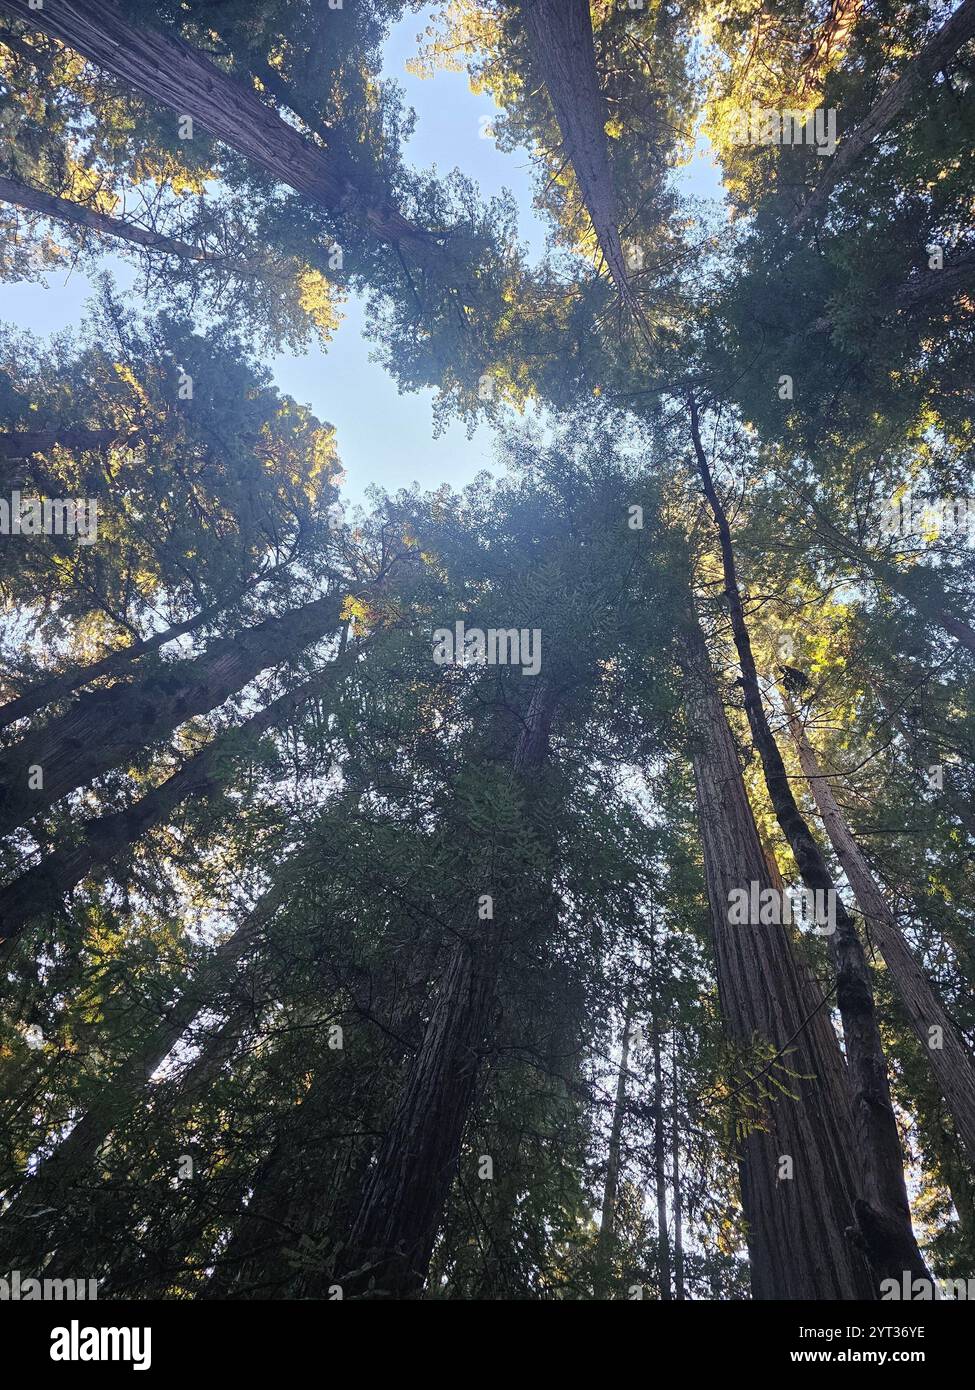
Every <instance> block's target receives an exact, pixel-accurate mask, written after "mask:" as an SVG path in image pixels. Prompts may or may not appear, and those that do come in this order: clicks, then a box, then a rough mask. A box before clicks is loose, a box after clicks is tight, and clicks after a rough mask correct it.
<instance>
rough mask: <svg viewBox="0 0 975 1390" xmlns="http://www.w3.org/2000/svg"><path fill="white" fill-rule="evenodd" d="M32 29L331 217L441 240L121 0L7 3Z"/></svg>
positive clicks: (397, 235) (403, 236)
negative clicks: (189, 122) (186, 119)
mask: <svg viewBox="0 0 975 1390" xmlns="http://www.w3.org/2000/svg"><path fill="white" fill-rule="evenodd" d="M0 10H6V11H7V12H8V13H9V14H11V15H13V16H14V17H15V18H16V19H19V20H22V21H23V22H24V23H25V24H26V25H27V26H28V27H29V28H30V29H31V30H34V31H40V32H41V33H45V34H48V35H50V36H51V37H52V38H55V39H60V41H61V42H62V43H64V44H66V45H67V46H68V47H69V48H72V49H74V51H75V52H76V53H80V54H81V55H82V56H83V57H85V58H88V59H89V60H90V61H91V62H93V63H95V64H97V65H98V67H100V68H101V69H102V70H103V71H104V72H107V73H109V74H110V75H111V76H112V77H116V78H118V79H119V80H120V81H122V82H126V83H128V84H130V85H131V86H133V87H134V88H135V89H136V91H138V92H140V93H141V94H142V95H143V96H145V97H149V98H151V99H152V100H153V101H158V102H160V103H161V104H162V105H163V106H166V107H168V108H169V109H170V110H171V111H175V112H176V113H177V114H178V115H180V116H192V117H193V119H194V120H197V121H199V122H200V124H201V125H203V126H204V127H205V128H206V129H207V130H208V131H209V132H210V134H211V135H212V136H214V137H215V138H216V139H217V140H222V141H223V142H224V143H225V144H227V145H229V146H230V147H231V148H232V149H234V150H237V151H238V152H239V153H240V154H243V155H245V156H247V158H249V159H251V160H253V161H254V163H255V164H257V165H259V166H260V168H262V169H265V170H266V171H267V172H268V173H270V174H271V175H272V176H273V177H274V178H276V179H279V180H280V181H281V182H282V183H285V184H288V185H289V186H290V187H291V188H294V189H295V190H296V191H297V192H298V193H302V194H304V195H305V196H306V197H308V198H310V199H311V200H312V201H313V202H315V203H317V204H318V205H319V206H320V207H323V208H326V209H327V210H328V211H329V212H331V213H338V214H341V213H351V214H352V215H353V216H355V217H356V220H357V221H359V222H360V223H361V224H363V225H364V226H365V227H366V228H367V229H368V230H370V231H371V232H372V233H373V235H375V236H377V237H379V238H380V239H381V240H385V241H390V242H394V243H395V242H413V243H423V244H425V245H433V249H434V251H440V248H439V247H437V246H436V245H434V244H433V243H432V242H431V238H430V234H429V233H428V232H426V231H424V230H423V229H422V228H420V227H416V226H414V225H413V224H412V223H410V222H408V221H407V220H406V218H404V217H402V216H401V215H400V214H399V213H398V212H397V211H396V209H395V208H394V207H392V205H391V204H389V203H386V202H384V201H382V200H376V199H374V198H371V197H369V196H368V194H366V196H365V197H364V196H363V194H364V190H362V189H360V188H359V187H358V186H357V184H356V181H355V175H354V172H353V170H351V169H350V168H347V167H343V165H342V163H341V161H340V160H338V159H337V158H336V157H335V156H334V155H333V154H331V153H329V152H328V151H327V150H324V149H322V147H321V146H320V145H316V144H313V143H312V142H310V141H308V140H306V139H304V138H303V136H302V135H301V134H300V133H299V132H298V131H297V130H295V129H294V127H293V126H291V125H289V124H288V123H287V122H286V121H284V120H282V119H281V117H280V116H279V115H278V114H277V112H276V111H274V110H272V109H271V108H270V107H268V106H265V105H264V103H263V102H262V101H261V100H260V98H259V97H258V95H257V93H256V92H255V91H254V90H253V89H252V88H250V87H245V86H244V85H242V84H241V83H239V82H237V81H235V80H234V78H232V77H229V76H228V75H227V74H226V73H225V72H223V71H221V69H220V68H218V67H217V66H216V65H215V64H214V63H212V62H211V61H210V60H209V58H207V57H205V56H204V55H203V54H202V53H199V52H198V51H197V50H196V49H194V48H193V47H191V45H190V44H188V43H185V42H184V41H183V40H182V39H180V38H178V37H177V36H176V35H174V34H166V33H164V32H163V31H162V30H159V29H154V28H142V27H137V26H136V25H134V24H130V23H129V21H128V20H127V19H126V18H125V16H124V15H123V13H122V12H121V10H119V9H118V7H117V6H116V5H115V4H113V3H112V0H57V3H56V4H52V3H48V4H46V5H45V6H44V7H43V8H42V9H37V10H35V9H31V7H30V5H29V4H28V0H0Z"/></svg>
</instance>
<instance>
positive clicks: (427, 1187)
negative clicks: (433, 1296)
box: [341, 678, 553, 1298]
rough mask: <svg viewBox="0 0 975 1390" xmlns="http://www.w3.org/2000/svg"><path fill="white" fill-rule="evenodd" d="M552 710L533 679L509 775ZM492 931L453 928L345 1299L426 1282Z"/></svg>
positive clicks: (481, 1021)
mask: <svg viewBox="0 0 975 1390" xmlns="http://www.w3.org/2000/svg"><path fill="white" fill-rule="evenodd" d="M540 681H541V678H540ZM552 714H553V696H552V692H551V690H550V689H549V687H548V686H547V685H546V684H544V683H537V684H536V687H535V692H534V694H533V696H532V699H531V702H530V705H529V708H528V713H527V715H526V718H525V722H524V725H523V727H522V729H521V732H520V734H519V737H518V743H517V746H516V749H515V754H514V759H513V769H512V776H513V778H514V779H520V780H522V781H529V780H530V778H531V774H532V773H533V772H535V771H537V770H538V768H539V767H541V765H542V763H543V762H544V759H545V756H546V754H547V750H548V735H549V728H550V724H551V719H552ZM472 913H473V905H472ZM485 927H486V930H485ZM499 929H500V924H499V923H498V922H497V921H496V920H495V921H491V922H488V923H487V924H485V923H483V922H478V923H476V924H475V926H474V927H473V928H472V927H471V926H470V924H469V923H468V922H463V923H458V924H457V934H456V941H455V945H454V946H453V948H452V950H451V953H450V956H449V959H448V961H447V965H446V968H445V970H444V974H443V977H442V979H441V981H440V987H439V990H438V992H437V998H436V1001H435V1003H434V1006H433V1011H432V1014H431V1016H430V1021H429V1023H428V1024H427V1027H426V1030H425V1032H424V1035H423V1041H422V1043H421V1044H420V1047H419V1050H418V1051H417V1053H416V1056H415V1057H414V1059H413V1062H412V1064H411V1066H410V1068H409V1071H408V1073H407V1077H406V1081H405V1083H404V1085H403V1088H402V1091H401V1092H400V1095H399V1097H398V1098H397V1102H396V1106H395V1109H394V1111H393V1116H392V1120H391V1123H390V1125H389V1128H388V1130H387V1132H386V1135H385V1137H384V1139H383V1141H382V1143H381V1145H380V1148H379V1153H378V1155H377V1158H376V1163H375V1166H374V1168H373V1170H372V1175H371V1178H370V1180H369V1182H368V1185H367V1187H366V1190H365V1192H364V1194H363V1198H362V1202H361V1205H360V1207H359V1211H358V1214H357V1216H356V1219H355V1222H354V1223H353V1227H352V1232H351V1235H350V1238H349V1244H348V1247H347V1254H346V1257H345V1271H346V1273H345V1276H344V1277H343V1278H342V1280H341V1282H342V1285H343V1287H344V1289H345V1291H346V1295H347V1296H348V1294H349V1293H364V1294H385V1295H392V1296H393V1297H400V1298H401V1297H408V1296H410V1295H412V1294H415V1293H418V1292H419V1290H420V1289H421V1288H422V1285H423V1283H424V1280H425V1279H426V1275H427V1270H428V1268H429V1264H430V1256H431V1254H432V1251H433V1244H434V1241H435V1239H436V1235H437V1228H438V1226H439V1224H440V1219H441V1215H442V1212H443V1208H444V1204H445V1202H446V1200H447V1196H448V1193H449V1191H450V1186H451V1183H452V1182H453V1179H454V1174H455V1172H456V1169H457V1164H458V1161H459V1157H460V1151H461V1143H462V1139H463V1133H464V1126H465V1123H466V1120H467V1116H468V1112H469V1110H470V1107H471V1103H472V1101H473V1098H474V1088H475V1084H476V1081H477V1074H478V1069H479V1064H480V1054H481V1051H482V1049H483V1047H484V1042H485V1034H486V1031H487V1028H488V1023H489V1018H490V1013H491V1008H492V1003H493V1000H494V993H495V984H496V980H497V974H498V967H499V949H500V948H499V945H498V933H499Z"/></svg>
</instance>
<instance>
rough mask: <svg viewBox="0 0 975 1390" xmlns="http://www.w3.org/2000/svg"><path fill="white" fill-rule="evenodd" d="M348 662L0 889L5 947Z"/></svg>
mask: <svg viewBox="0 0 975 1390" xmlns="http://www.w3.org/2000/svg"><path fill="white" fill-rule="evenodd" d="M345 664H346V663H345V661H344V659H343V658H339V660H338V661H334V662H331V663H330V664H329V666H327V667H326V668H325V669H324V670H323V671H320V672H319V673H318V674H317V675H316V676H312V677H311V678H310V679H309V680H307V681H305V682H304V683H303V684H302V685H300V686H298V687H297V688H296V689H295V690H292V691H290V692H289V693H288V694H287V695H281V696H279V697H278V699H276V700H272V701H271V703H270V704H269V705H266V706H265V707H264V709H262V710H259V711H258V712H257V713H256V714H253V715H251V717H250V718H249V719H246V720H245V721H244V722H243V723H242V724H237V725H232V726H231V727H230V728H228V729H225V730H224V731H223V732H222V733H220V734H218V735H217V736H216V737H215V738H213V739H211V741H210V742H209V743H207V744H206V745H204V747H203V748H202V749H201V750H200V752H199V753H195V754H194V755H193V756H192V757H191V758H188V759H187V761H186V762H185V763H184V764H183V766H182V767H181V768H180V769H179V770H178V771H177V772H174V773H173V775H172V776H171V777H168V778H167V779H166V781H165V782H160V784H159V785H158V786H157V787H154V788H153V789H152V791H150V792H147V793H146V795H145V796H143V797H141V798H140V799H139V800H138V801H136V802H135V803H134V804H133V805H132V806H130V807H128V808H127V809H126V810H125V811H116V812H112V813H110V814H109V815H105V816H99V817H98V818H97V819H95V820H93V821H89V822H88V823H87V824H86V825H85V827H84V830H85V832H86V833H85V835H84V838H83V839H82V840H80V841H79V842H78V843H77V844H75V845H72V846H69V847H67V848H64V849H58V850H54V851H53V853H51V854H48V855H45V857H44V858H43V859H42V860H41V861H40V862H39V863H38V864H35V865H34V867H33V868H31V869H28V870H27V872H26V873H24V874H21V875H20V877H19V878H17V879H14V881H13V882H12V883H10V884H8V885H7V886H6V887H5V888H2V889H0V942H5V941H11V940H12V939H13V938H14V937H16V936H18V935H19V934H20V932H21V931H22V930H23V928H24V926H25V924H26V923H27V922H29V921H30V920H31V919H32V918H33V917H36V916H38V915H39V914H40V913H42V912H45V911H50V910H51V908H52V907H54V906H55V905H56V904H57V903H58V902H59V901H60V899H61V898H63V896H64V894H65V893H68V892H70V891H71V889H72V888H75V887H76V886H77V885H78V884H79V883H80V882H81V881H82V879H83V878H85V877H86V876H87V875H88V874H89V873H91V871H92V870H93V869H95V868H99V867H102V866H104V865H106V864H110V863H111V862H112V860H113V859H115V858H116V857H117V856H118V855H120V854H121V853H123V851H125V850H126V849H128V848H129V847H130V846H131V845H133V844H135V842H136V841H137V840H138V839H140V838H141V837H142V836H143V835H145V834H146V833H147V832H148V831H149V830H151V829H152V828H153V827H154V826H157V825H160V824H161V823H162V822H163V821H164V820H165V818H166V817H167V816H168V815H169V814H170V812H172V811H173V810H174V808H175V807H176V806H178V805H179V804H180V803H181V802H182V801H185V800H186V799H187V797H190V796H199V795H201V794H202V793H204V792H206V791H208V790H209V789H210V788H211V787H212V785H213V783H214V780H215V779H216V778H218V777H219V774H220V765H221V761H222V760H223V759H224V758H227V757H232V756H233V754H234V752H235V750H237V749H238V748H239V746H240V741H241V739H242V738H255V737H257V736H258V735H259V734H262V733H264V732H265V731H266V730H267V729H270V728H272V727H273V726H274V725H275V724H276V723H278V722H280V721H281V720H282V719H286V718H287V717H288V716H289V715H291V714H293V713H294V711H295V710H296V709H298V708H299V707H300V706H301V705H302V704H303V703H304V702H305V701H306V700H310V699H313V698H314V697H315V696H317V695H320V694H321V693H322V691H323V690H325V689H327V687H328V686H329V685H331V684H332V683H333V681H334V679H335V677H336V674H337V673H338V672H339V671H341V670H343V669H344V667H345Z"/></svg>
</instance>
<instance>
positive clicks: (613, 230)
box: [522, 0, 636, 307]
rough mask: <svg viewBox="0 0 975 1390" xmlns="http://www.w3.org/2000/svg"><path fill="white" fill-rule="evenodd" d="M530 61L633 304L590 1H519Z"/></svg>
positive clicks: (610, 264) (611, 266) (606, 252)
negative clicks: (550, 105)
mask: <svg viewBox="0 0 975 1390" xmlns="http://www.w3.org/2000/svg"><path fill="white" fill-rule="evenodd" d="M522 12H523V15H524V22H525V30H526V33H527V35H528V42H529V46H530V48H531V55H532V63H533V65H534V67H535V70H536V71H537V72H538V74H539V75H540V77H541V78H542V80H543V81H544V83H545V87H546V90H547V91H548V94H549V98H550V100H551V102H552V106H553V108H554V110H555V116H556V119H557V121H558V124H559V130H560V132H561V134H562V142H563V148H564V150H565V153H566V154H567V155H568V157H569V160H570V161H571V164H572V168H573V171H574V173H575V176H576V180H577V181H578V184H579V192H580V193H581V195H582V201H583V203H584V204H585V206H586V210H587V212H588V213H589V216H590V219H591V220H592V225H593V230H594V231H595V233H596V239H597V241H598V242H599V248H600V250H601V251H602V253H603V259H604V260H605V262H606V268H607V270H608V271H609V273H610V275H611V276H612V278H613V282H614V284H615V285H616V288H617V289H618V290H619V293H620V298H621V299H622V300H623V301H624V303H625V304H627V305H629V306H630V307H633V306H634V305H635V302H636V301H635V298H634V295H633V291H632V289H631V287H630V282H629V277H628V275H627V271H626V262H625V260H624V257H623V247H622V245H621V244H620V234H619V214H618V210H617V206H616V194H615V191H614V189H613V176H612V171H611V169H610V163H609V149H608V146H607V142H606V131H605V125H606V103H605V102H604V100H603V94H602V91H601V90H600V86H599V74H598V72H597V71H596V54H595V49H594V46H593V36H592V18H591V16H590V13H589V0H522Z"/></svg>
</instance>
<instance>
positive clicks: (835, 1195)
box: [684, 623, 878, 1299]
mask: <svg viewBox="0 0 975 1390" xmlns="http://www.w3.org/2000/svg"><path fill="white" fill-rule="evenodd" d="M684 661H685V669H686V691H687V708H688V716H689V717H688V728H689V729H690V731H691V736H692V739H693V753H692V761H693V769H694V783H695V793H696V800H697V816H698V824H699V827H700V835H701V845H702V849H703V853H704V869H705V877H706V881H707V892H708V901H709V904H710V908H711V923H712V935H713V944H714V956H715V965H716V969H717V978H718V994H719V998H720V1003H721V1013H722V1017H723V1019H724V1024H725V1028H726V1030H727V1032H728V1034H729V1037H730V1039H731V1040H732V1041H733V1042H734V1043H735V1044H737V1045H738V1046H739V1047H741V1048H742V1049H752V1048H753V1046H754V1044H755V1042H756V1040H761V1041H763V1042H764V1043H766V1044H768V1045H771V1046H772V1047H774V1048H775V1050H776V1054H778V1055H780V1056H781V1058H782V1061H783V1063H784V1064H785V1065H786V1066H787V1067H788V1069H789V1071H790V1072H791V1073H792V1075H791V1077H790V1078H789V1089H790V1090H791V1091H792V1092H793V1093H794V1098H793V1096H780V1097H779V1098H778V1099H777V1100H775V1101H774V1102H773V1103H764V1102H763V1100H762V1096H761V1088H760V1085H759V1083H758V1082H756V1085H755V1086H751V1085H750V1083H748V1082H747V1081H746V1083H745V1084H746V1086H747V1088H748V1091H749V1092H751V1099H752V1102H753V1104H755V1105H758V1106H759V1107H760V1108H761V1114H762V1124H763V1126H764V1127H763V1128H759V1127H755V1126H752V1127H750V1128H749V1129H748V1131H747V1133H746V1135H745V1137H744V1140H743V1142H742V1144H741V1150H740V1172H741V1195H742V1206H743V1208H744V1213H745V1220H746V1223H747V1239H748V1251H749V1258H750V1269H751V1283H752V1297H753V1298H756V1299H873V1298H877V1296H878V1289H877V1287H876V1285H875V1284H874V1282H873V1280H872V1278H871V1273H870V1270H869V1267H868V1265H867V1263H866V1261H865V1259H864V1258H863V1256H862V1253H861V1252H860V1250H859V1249H858V1248H857V1246H856V1245H855V1244H854V1242H853V1241H851V1239H850V1230H851V1228H852V1226H853V1219H854V1199H855V1195H856V1190H857V1185H856V1177H855V1173H856V1160H855V1158H854V1154H853V1147H852V1135H853V1121H852V1115H851V1109H850V1096H849V1087H848V1078H847V1074H846V1068H845V1066H844V1064H843V1059H842V1056H841V1054H840V1050H839V1045H838V1043H837V1039H836V1035H835V1033H834V1031H833V1026H832V1023H831V1022H830V1019H829V1012H828V1005H827V1001H826V1000H824V998H823V995H822V992H821V991H820V990H819V989H818V987H817V986H816V985H815V984H814V982H813V980H812V978H811V976H810V975H809V973H808V971H807V970H806V969H805V967H804V966H803V965H802V964H801V963H800V962H799V961H797V959H796V956H795V953H794V950H793V947H792V943H791V941H790V939H789V935H788V933H787V931H786V928H785V927H784V926H779V925H773V926H768V927H745V926H732V925H731V924H730V923H729V920H728V907H729V903H730V901H731V897H730V894H731V893H732V891H733V890H738V889H741V888H743V887H744V888H747V887H748V886H749V884H751V883H752V882H757V883H759V884H760V885H761V887H762V888H765V887H771V886H773V884H772V880H771V877H770V875H769V870H768V865H767V862H766V858H765V854H764V852H763V850H762V845H761V842H760V840H759V837H758V831H757V829H756V827H755V821H754V818H753V816H752V811H751V807H750V806H749V804H748V797H747V794H746V792H745V785H744V782H743V780H742V775H741V766H740V763H739V760H738V750H737V748H736V746H735V741H734V738H733V736H732V733H731V729H730V728H729V726H728V721H727V719H726V717H725V712H724V707H723V705H722V703H721V696H720V693H719V691H718V687H717V683H716V681H715V678H714V674H713V672H712V670H711V664H710V661H709V659H708V654H707V648H706V646H705V643H704V638H703V636H702V634H701V632H700V630H699V629H698V627H697V625H696V623H692V624H691V625H689V627H688V632H687V642H686V647H685V653H684ZM786 1157H788V1158H791V1159H792V1165H793V1176H792V1178H791V1179H788V1178H781V1177H780V1170H781V1163H780V1160H781V1159H783V1158H786Z"/></svg>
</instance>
